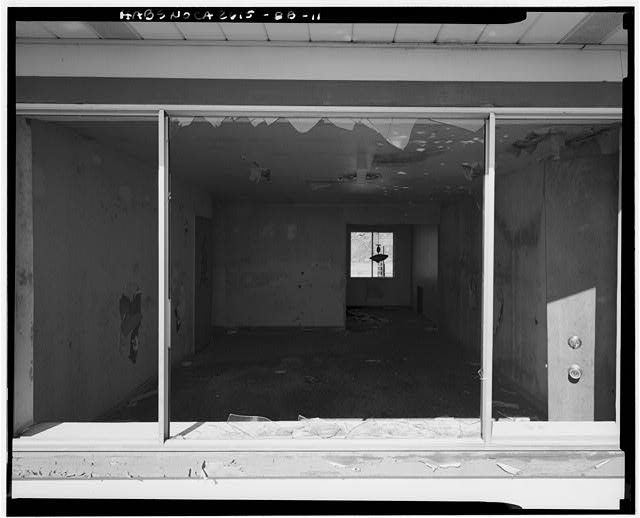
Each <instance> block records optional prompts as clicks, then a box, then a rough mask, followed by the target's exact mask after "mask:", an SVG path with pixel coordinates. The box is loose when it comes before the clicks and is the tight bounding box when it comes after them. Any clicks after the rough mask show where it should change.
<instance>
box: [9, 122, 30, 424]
mask: <svg viewBox="0 0 640 518" xmlns="http://www.w3.org/2000/svg"><path fill="white" fill-rule="evenodd" d="M31 156H32V152H31V127H30V126H29V124H28V123H27V121H26V119H25V118H24V117H16V213H15V214H16V239H15V245H16V255H15V260H16V263H15V290H16V291H15V339H14V349H13V351H14V357H13V394H14V401H13V403H14V404H13V432H14V433H16V432H17V433H19V431H20V430H21V429H23V428H24V427H25V426H28V425H30V424H31V423H32V422H33V302H34V301H33V192H32V158H31Z"/></svg>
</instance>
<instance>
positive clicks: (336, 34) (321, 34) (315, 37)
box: [309, 23, 353, 42]
mask: <svg viewBox="0 0 640 518" xmlns="http://www.w3.org/2000/svg"><path fill="white" fill-rule="evenodd" d="M352 26H353V24H352V23H317V24H314V23H311V24H309V33H310V34H311V41H342V42H344V41H351V34H352V31H353V27H352Z"/></svg>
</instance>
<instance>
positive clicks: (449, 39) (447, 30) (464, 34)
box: [436, 23, 485, 43]
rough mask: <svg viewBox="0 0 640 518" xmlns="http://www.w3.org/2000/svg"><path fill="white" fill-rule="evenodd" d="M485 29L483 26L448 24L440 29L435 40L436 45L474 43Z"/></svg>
mask: <svg viewBox="0 0 640 518" xmlns="http://www.w3.org/2000/svg"><path fill="white" fill-rule="evenodd" d="M484 28H485V25H484V24H450V23H446V24H444V25H443V26H442V29H440V33H439V34H438V37H437V39H436V42H438V43H475V42H476V40H477V39H478V36H480V34H481V33H482V30H483V29H484Z"/></svg>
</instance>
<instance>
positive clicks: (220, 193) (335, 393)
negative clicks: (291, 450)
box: [14, 116, 620, 439]
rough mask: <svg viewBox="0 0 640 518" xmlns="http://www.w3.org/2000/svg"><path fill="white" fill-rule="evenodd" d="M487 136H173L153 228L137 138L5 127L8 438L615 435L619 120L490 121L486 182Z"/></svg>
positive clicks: (398, 123)
mask: <svg viewBox="0 0 640 518" xmlns="http://www.w3.org/2000/svg"><path fill="white" fill-rule="evenodd" d="M490 120H491V119H490ZM485 127H487V128H491V127H492V126H491V122H489V123H487V122H486V121H484V120H462V119H449V120H432V119H407V118H400V119H388V120H382V119H375V118H370V119H331V118H317V119H310V118H291V117H277V118H251V117H238V116H234V117H225V116H221V117H215V118H214V117H172V118H171V119H170V120H168V123H167V129H168V140H170V143H171V154H170V156H168V158H170V162H169V163H168V166H169V171H170V173H171V174H170V181H169V185H170V189H169V192H170V200H171V201H170V210H168V211H166V215H167V219H166V222H167V223H166V229H163V225H162V223H161V221H160V220H159V217H160V216H163V214H165V211H164V208H163V210H161V211H159V208H158V190H159V186H158V178H159V175H158V172H159V171H158V145H159V144H158V142H159V141H158V126H157V119H155V120H145V119H140V118H138V119H136V118H132V117H113V118H100V117H93V116H92V117H85V118H77V117H76V118H63V117H57V118H54V117H46V118H38V117H18V119H17V130H18V131H17V163H16V174H17V182H16V185H17V190H16V199H17V204H16V206H17V209H16V221H17V227H16V230H17V236H18V238H17V241H16V264H17V268H16V316H15V326H16V346H15V352H16V354H15V356H14V360H15V364H14V367H15V373H16V376H15V387H14V388H15V390H14V395H15V397H14V409H15V412H14V425H15V426H14V433H16V434H17V435H20V434H23V435H25V436H30V435H38V434H39V433H40V432H41V431H42V430H45V429H46V428H47V427H48V426H49V425H48V424H47V423H52V422H53V423H55V422H62V421H72V422H78V421H85V422H96V421H98V422H144V421H147V422H152V421H156V420H157V419H158V417H159V416H160V418H161V419H162V410H161V411H160V412H158V408H159V406H160V408H161V409H162V405H166V406H165V407H164V408H165V410H164V412H165V415H168V416H169V419H171V421H173V423H174V425H177V426H178V428H179V429H180V431H179V433H181V434H182V436H185V437H186V436H189V437H200V438H212V437H213V438H216V439H220V438H230V439H240V438H254V439H259V438H273V437H277V438H285V437H291V438H297V437H303V438H313V439H317V438H332V437H338V438H341V437H349V438H370V437H372V436H373V437H389V438H391V437H393V438H405V437H410V438H420V439H424V438H447V439H451V438H461V439H473V438H478V437H479V434H480V419H481V417H482V418H483V422H482V424H483V430H484V431H486V430H489V431H490V430H491V426H492V425H491V421H489V419H490V418H493V419H494V420H497V421H498V423H500V424H505V423H507V424H513V423H515V424H518V423H522V422H527V421H555V422H560V423H562V422H565V421H582V422H589V421H604V422H609V423H610V422H611V421H613V420H615V418H616V411H617V402H616V400H617V397H618V394H617V356H618V348H619V343H618V342H617V330H618V327H619V324H618V321H619V309H618V306H619V293H618V290H619V273H618V271H617V265H618V261H619V211H620V207H619V176H620V145H619V142H620V140H619V136H620V135H619V125H618V124H617V123H605V122H602V121H585V120H581V121H570V120H566V121H553V122H545V123H543V122H539V121H531V120H508V121H507V120H505V121H501V122H499V123H498V124H496V126H495V130H494V131H495V140H493V136H491V138H490V140H489V147H491V146H490V144H492V143H494V142H495V154H494V156H495V161H494V160H493V157H490V158H487V156H485V154H486V149H485V148H486V145H487V142H485V138H486V136H485V132H484V128H485ZM160 140H162V139H160ZM160 150H161V151H162V144H160ZM491 151H492V152H493V148H492V150H491ZM160 162H161V163H162V159H161V160H160ZM494 163H495V164H496V165H495V171H494V169H493V164H494ZM487 164H489V170H485V166H486V165H487ZM160 169H162V168H160ZM494 175H495V176H494ZM494 179H495V188H494V187H493V185H492V181H493V180H494ZM487 187H488V188H489V190H485V189H486V188H487ZM160 196H161V199H162V192H160ZM167 200H169V197H167ZM494 208H495V217H493V214H494ZM492 218H493V219H492ZM159 221H160V223H159ZM158 225H159V229H160V234H162V232H165V230H166V236H167V238H168V239H167V240H166V249H165V251H166V252H167V254H168V259H167V265H168V269H167V277H166V280H165V282H166V284H165V283H163V282H161V283H160V284H158V278H159V277H158V255H157V254H158V246H159V241H158V232H157V230H158ZM492 234H493V235H492ZM487 243H489V244H491V245H493V246H488V245H487ZM594 243H597V244H598V246H595V245H594ZM160 246H162V245H161V244H160ZM594 246H595V248H594ZM490 252H493V253H492V254H491V253H490ZM492 255H493V257H492ZM161 262H162V261H161ZM487 264H489V265H490V266H489V267H488V266H487ZM489 272H493V278H491V276H489V275H487V274H488V273H489ZM159 286H160V287H161V288H166V293H168V300H169V301H170V302H169V304H168V305H167V312H166V313H165V318H166V324H167V325H166V327H165V328H164V331H162V329H160V328H159V326H158V322H159V320H161V318H159V306H158V298H159V294H158V287H159ZM161 297H162V295H160V298H161ZM483 297H484V298H483ZM491 297H493V298H492V299H491ZM487 300H489V301H491V300H492V301H493V307H492V313H493V314H492V315H491V314H490V312H489V313H487V308H488V307H490V306H491V304H490V303H489V304H487ZM487 314H489V316H488V317H487ZM30 329H33V335H30V333H29V330H30ZM110 329H111V330H113V329H115V330H116V333H115V335H116V337H117V340H116V339H114V338H113V334H112V335H109V333H108V332H107V331H108V330H110ZM163 332H164V333H166V336H167V337H168V338H170V340H167V343H169V342H170V343H171V354H170V355H167V358H169V360H170V361H169V363H170V364H168V365H167V372H165V373H164V374H163V373H162V369H160V377H159V378H160V379H158V376H157V374H158V367H159V366H160V367H161V368H162V362H160V363H159V361H158V359H159V358H158V350H159V349H158V342H159V337H160V336H161V335H162V334H163ZM109 336H111V338H109ZM160 341H162V340H160ZM161 345H162V344H161ZM491 347H492V348H493V350H491ZM491 359H492V361H489V360H491ZM163 380H166V381H163ZM169 380H170V387H171V390H170V393H169V396H168V398H166V397H164V396H163V394H162V390H161V391H160V396H158V389H157V387H158V382H159V381H160V382H161V383H160V387H161V388H162V383H166V382H168V381H169ZM481 387H482V391H481ZM491 388H493V392H492V393H491V391H490V389H491ZM487 391H488V392H487ZM481 393H482V394H483V397H484V399H483V400H482V401H483V404H484V405H488V409H487V408H485V407H482V409H481V407H480V403H481ZM487 394H488V396H487ZM485 396H486V397H485ZM434 418H440V419H434ZM443 418H444V419H443ZM452 418H454V419H452ZM485 418H486V421H487V422H486V423H485ZM185 423H191V425H188V426H187V425H186V424H185ZM194 423H196V424H194ZM202 423H207V424H206V425H204V424H202ZM173 429H174V430H176V428H175V427H174V428H173ZM494 429H499V430H503V429H504V427H497V428H496V427H494ZM590 429H591V428H590ZM594 429H595V428H594ZM501 433H502V432H501ZM208 434H209V435H208ZM211 434H213V435H211ZM54 435H55V434H54ZM173 435H175V434H173ZM485 437H486V436H485ZM500 437H504V435H501V436H500Z"/></svg>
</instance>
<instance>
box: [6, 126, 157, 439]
mask: <svg viewBox="0 0 640 518" xmlns="http://www.w3.org/2000/svg"><path fill="white" fill-rule="evenodd" d="M16 126H17V133H16V143H17V149H16V151H17V156H16V158H17V161H16V187H17V188H16V199H17V203H16V243H15V245H16V285H15V286H16V312H15V330H16V334H15V336H16V341H15V349H14V351H15V354H14V380H15V385H14V396H15V397H14V416H13V417H14V432H15V433H17V434H20V433H24V434H26V435H32V434H35V433H37V432H38V431H39V430H41V429H43V428H44V429H46V428H47V427H48V426H49V425H47V424H46V423H51V422H61V421H71V422H96V421H99V422H113V421H136V422H137V421H155V420H156V419H157V411H156V409H157V362H158V347H157V343H158V309H157V308H158V263H157V246H158V243H157V210H158V206H157V200H158V196H157V190H158V184H157V167H158V165H157V147H156V146H157V123H156V119H154V118H151V120H144V119H139V118H138V119H136V118H122V117H121V118H119V119H117V120H114V119H113V118H103V117H102V118H101V117H93V116H91V117H84V118H81V119H78V118H74V119H71V118H62V117H57V118H52V117H48V118H37V117H18V118H17V119H16ZM123 405H124V409H125V410H124V411H121V407H122V406H123Z"/></svg>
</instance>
